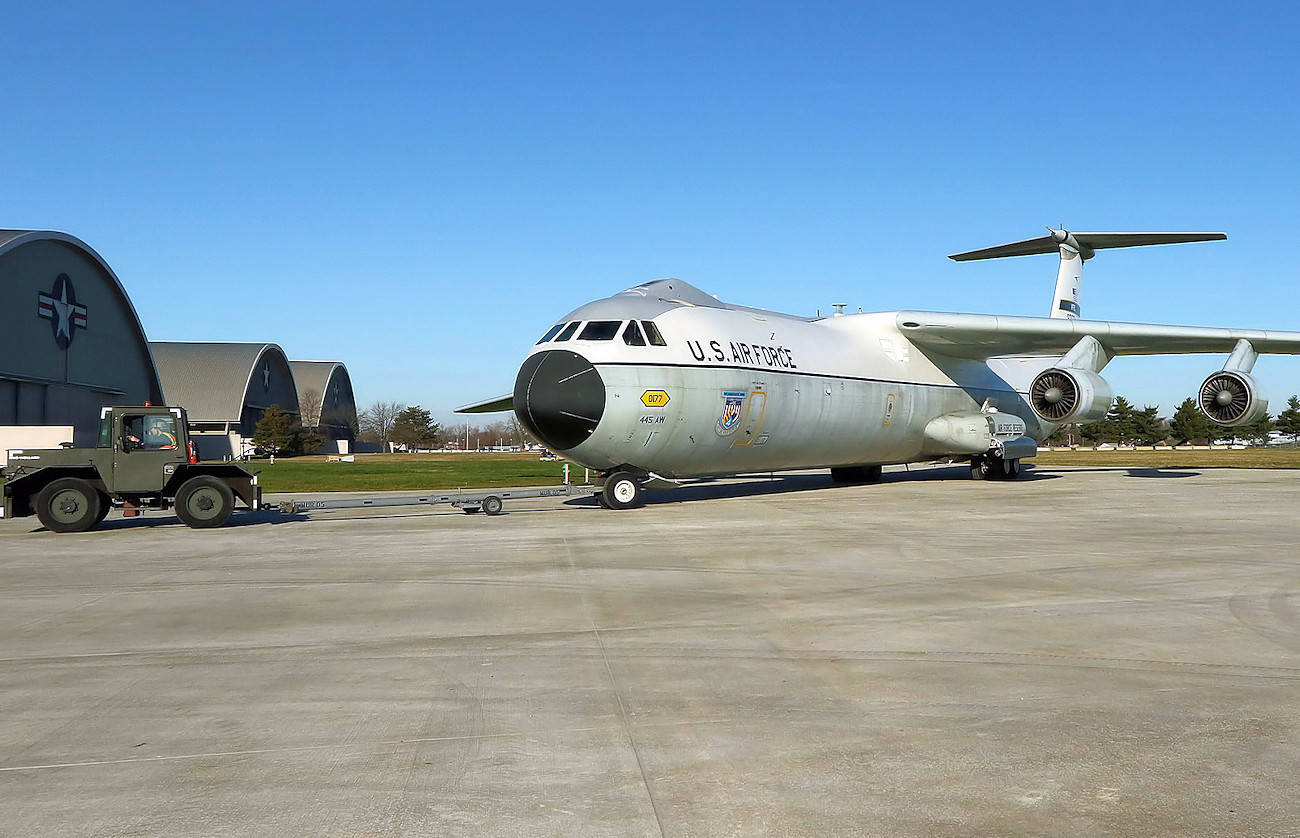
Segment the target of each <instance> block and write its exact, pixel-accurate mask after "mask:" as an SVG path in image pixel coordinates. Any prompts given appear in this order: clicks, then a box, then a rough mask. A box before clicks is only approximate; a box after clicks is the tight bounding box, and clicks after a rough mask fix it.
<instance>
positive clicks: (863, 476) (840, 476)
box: [831, 466, 882, 484]
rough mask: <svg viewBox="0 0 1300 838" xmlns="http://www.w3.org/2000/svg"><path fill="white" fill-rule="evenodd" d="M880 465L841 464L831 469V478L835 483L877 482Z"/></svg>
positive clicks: (878, 480)
mask: <svg viewBox="0 0 1300 838" xmlns="http://www.w3.org/2000/svg"><path fill="white" fill-rule="evenodd" d="M881 471H882V469H881V467H880V466H842V467H840V468H833V469H831V480H832V481H834V482H836V483H850V484H852V483H879V482H880V474H881Z"/></svg>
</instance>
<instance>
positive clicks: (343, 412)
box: [289, 361, 357, 439]
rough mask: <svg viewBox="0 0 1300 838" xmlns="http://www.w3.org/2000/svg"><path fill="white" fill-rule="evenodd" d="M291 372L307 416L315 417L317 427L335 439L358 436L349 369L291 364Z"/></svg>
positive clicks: (324, 364)
mask: <svg viewBox="0 0 1300 838" xmlns="http://www.w3.org/2000/svg"><path fill="white" fill-rule="evenodd" d="M289 368H290V369H292V370H293V380H294V381H295V382H297V384H298V404H299V406H300V407H301V408H302V413H303V415H304V416H311V415H313V414H314V415H315V416H316V417H317V423H316V426H317V427H318V428H320V430H321V431H323V432H324V433H325V434H327V435H328V436H329V437H331V438H332V439H351V438H353V437H354V436H356V428H357V400H356V397H355V396H353V395H352V378H351V377H350V376H349V375H348V368H347V367H345V366H343V364H341V363H339V362H337V361H290V362H289ZM304 424H305V420H304Z"/></svg>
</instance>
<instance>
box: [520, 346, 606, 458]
mask: <svg viewBox="0 0 1300 838" xmlns="http://www.w3.org/2000/svg"><path fill="white" fill-rule="evenodd" d="M514 403H515V413H516V415H518V416H519V421H520V422H521V423H522V424H523V426H524V427H525V428H527V429H528V431H529V432H530V433H531V434H533V436H535V437H537V438H538V439H539V440H541V441H542V444H543V445H545V446H546V447H548V448H551V449H554V450H557V451H563V450H567V449H569V448H575V447H577V446H578V445H579V444H580V443H582V442H583V441H584V440H585V439H586V438H587V437H589V436H591V432H592V431H594V430H595V429H596V426H597V425H598V424H600V417H601V416H603V415H604V413H605V382H604V380H603V379H602V378H601V377H600V373H599V372H597V371H596V368H595V367H593V366H592V365H591V362H590V361H588V360H587V359H586V358H584V357H582V356H581V355H579V354H578V353H576V352H570V351H568V350H567V349H552V350H548V351H546V352H539V353H537V354H536V355H530V356H529V357H528V359H527V360H526V361H524V365H523V366H522V367H520V368H519V376H518V378H516V379H515V394H514Z"/></svg>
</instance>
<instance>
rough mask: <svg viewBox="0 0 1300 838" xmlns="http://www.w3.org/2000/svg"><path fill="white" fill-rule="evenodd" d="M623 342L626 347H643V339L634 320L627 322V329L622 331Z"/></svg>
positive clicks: (639, 328)
mask: <svg viewBox="0 0 1300 838" xmlns="http://www.w3.org/2000/svg"><path fill="white" fill-rule="evenodd" d="M623 342H624V343H626V344H627V345H628V346H645V338H644V337H642V335H641V327H640V326H638V325H637V324H636V321H635V320H629V321H627V328H626V329H624V330H623Z"/></svg>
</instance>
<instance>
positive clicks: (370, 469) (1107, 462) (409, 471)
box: [247, 448, 1300, 493]
mask: <svg viewBox="0 0 1300 838" xmlns="http://www.w3.org/2000/svg"><path fill="white" fill-rule="evenodd" d="M1030 462H1032V463H1035V464H1037V465H1041V466H1132V467H1140V468H1179V467H1184V468H1300V449H1295V448H1247V449H1244V450H1231V449H1226V448H1215V449H1211V450H1204V449H1180V450H1178V451H1152V450H1150V449H1145V450H1129V449H1123V450H1114V451H1093V450H1092V449H1090V448H1081V449H1079V450H1077V451H1040V452H1039V453H1038V456H1037V457H1035V458H1034V459H1033V460H1031V461H1030ZM247 468H248V469H249V470H250V471H256V472H258V475H259V476H258V482H259V483H261V485H262V490H263V491H264V492H267V493H272V492H380V491H392V490H405V489H414V490H416V491H425V490H429V491H432V490H438V489H457V488H461V487H468V488H471V489H490V488H494V487H499V486H558V485H560V484H561V483H563V482H564V462H563V461H562V460H549V461H543V460H539V459H537V455H536V454H358V455H357V457H356V462H353V463H331V462H327V461H326V458H325V457H292V458H287V459H286V458H283V457H282V458H279V459H277V460H276V462H275V465H272V464H271V463H270V462H269V461H267V460H253V461H251V462H249V463H248V464H247ZM570 474H571V478H570V479H571V480H572V481H573V482H574V483H581V482H582V480H583V469H582V467H581V466H571V467H570ZM591 476H592V478H593V479H594V477H595V472H592V475H591Z"/></svg>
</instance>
